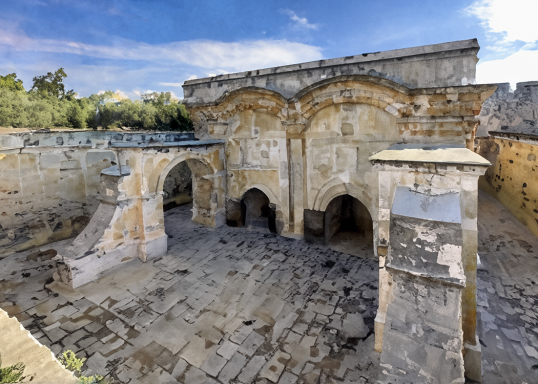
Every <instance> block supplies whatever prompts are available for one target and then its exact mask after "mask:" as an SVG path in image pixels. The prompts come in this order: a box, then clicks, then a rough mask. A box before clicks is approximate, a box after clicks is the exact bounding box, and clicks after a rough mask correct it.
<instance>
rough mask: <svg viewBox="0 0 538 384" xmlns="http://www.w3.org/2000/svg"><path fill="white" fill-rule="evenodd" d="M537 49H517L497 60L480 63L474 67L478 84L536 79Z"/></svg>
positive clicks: (513, 86)
mask: <svg viewBox="0 0 538 384" xmlns="http://www.w3.org/2000/svg"><path fill="white" fill-rule="evenodd" d="M537 68H538V51H530V50H526V49H525V50H519V51H518V52H516V53H513V54H512V55H510V56H508V57H506V58H504V59H499V60H490V61H486V62H483V63H480V62H479V64H478V65H477V67H476V80H477V82H478V83H479V84H486V83H510V86H511V87H512V89H515V88H516V83H519V82H523V81H536V80H538V71H537Z"/></svg>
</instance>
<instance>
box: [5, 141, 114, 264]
mask: <svg viewBox="0 0 538 384" xmlns="http://www.w3.org/2000/svg"><path fill="white" fill-rule="evenodd" d="M115 161H116V155H115V154H114V153H113V152H112V151H109V150H99V149H91V148H90V149H87V148H80V149H74V148H66V149H54V148H48V147H47V148H25V149H23V150H20V152H19V151H17V152H11V153H0V180H2V182H1V185H0V200H1V202H2V204H1V205H0V211H1V212H0V254H1V253H11V252H15V251H20V250H24V249H29V248H31V247H35V246H38V245H41V244H46V243H49V242H52V241H57V240H62V239H66V238H69V237H71V236H74V235H76V234H78V233H80V231H82V230H83V229H84V227H85V226H86V224H87V223H88V222H89V221H90V218H91V216H92V215H93V213H94V212H95V210H96V209H97V205H98V200H97V199H98V195H97V192H98V190H99V180H100V174H101V170H103V169H105V168H108V167H110V166H111V165H112V163H113V162H115Z"/></svg>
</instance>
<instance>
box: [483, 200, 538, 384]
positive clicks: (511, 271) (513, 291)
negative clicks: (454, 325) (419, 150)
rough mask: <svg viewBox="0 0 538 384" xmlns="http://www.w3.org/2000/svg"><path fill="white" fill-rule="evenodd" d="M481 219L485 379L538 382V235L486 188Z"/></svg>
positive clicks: (488, 383)
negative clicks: (489, 193) (532, 232)
mask: <svg viewBox="0 0 538 384" xmlns="http://www.w3.org/2000/svg"><path fill="white" fill-rule="evenodd" d="M478 223H479V226H478V229H479V242H478V254H479V256H480V261H481V265H480V266H479V269H478V282H477V288H478V291H477V294H478V295H477V300H478V317H479V323H478V326H479V337H480V344H481V345H482V381H483V383H486V384H497V383H499V384H501V383H502V384H516V383H517V384H521V383H528V384H535V383H538V337H537V336H538V239H537V238H536V237H535V236H533V235H532V234H531V233H530V232H529V230H528V229H527V228H525V226H523V225H522V224H521V223H520V222H518V221H517V220H516V218H515V217H514V216H513V215H512V214H511V213H510V212H509V211H508V210H506V209H505V208H504V207H503V206H502V205H501V204H500V203H499V202H498V201H496V200H495V199H494V198H492V197H491V196H489V195H488V194H486V193H484V192H480V194H479V205H478Z"/></svg>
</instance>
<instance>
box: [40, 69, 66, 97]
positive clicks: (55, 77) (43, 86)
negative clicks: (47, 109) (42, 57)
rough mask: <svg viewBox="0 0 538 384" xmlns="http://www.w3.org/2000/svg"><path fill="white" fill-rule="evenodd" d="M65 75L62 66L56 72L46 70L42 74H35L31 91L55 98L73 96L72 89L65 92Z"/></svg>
mask: <svg viewBox="0 0 538 384" xmlns="http://www.w3.org/2000/svg"><path fill="white" fill-rule="evenodd" d="M66 77H67V74H66V73H65V71H64V69H63V68H59V69H58V70H57V71H56V72H54V73H52V72H48V73H47V74H46V75H43V76H36V77H34V78H33V81H34V85H33V86H32V89H31V91H37V92H39V93H42V94H45V95H48V96H53V97H56V98H57V99H59V98H63V97H65V96H74V94H75V92H74V91H73V90H70V91H68V92H67V93H66V92H65V85H64V83H63V81H64V79H65V78H66Z"/></svg>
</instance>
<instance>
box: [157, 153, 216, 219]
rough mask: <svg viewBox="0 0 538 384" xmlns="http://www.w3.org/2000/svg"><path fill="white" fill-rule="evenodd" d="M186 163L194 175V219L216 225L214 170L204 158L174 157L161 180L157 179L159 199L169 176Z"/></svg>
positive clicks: (192, 192)
mask: <svg viewBox="0 0 538 384" xmlns="http://www.w3.org/2000/svg"><path fill="white" fill-rule="evenodd" d="M182 164H186V165H187V167H188V169H189V171H190V173H191V175H192V187H191V198H192V204H193V213H192V220H193V221H195V222H197V223H200V224H204V225H210V226H214V225H215V223H214V219H215V218H214V213H215V210H216V196H214V194H215V193H216V192H215V191H214V186H213V184H214V180H213V178H212V177H211V176H212V175H213V170H212V169H211V167H210V166H209V165H208V164H207V163H206V162H205V161H204V159H203V158H186V156H178V157H176V158H174V159H173V160H172V161H170V163H168V165H167V166H166V167H164V169H163V170H162V172H161V174H160V176H159V180H158V181H157V188H156V193H157V196H158V198H159V199H163V203H164V190H165V182H166V180H167V176H168V175H169V174H170V172H173V170H174V169H175V168H176V167H181V166H182Z"/></svg>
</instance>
